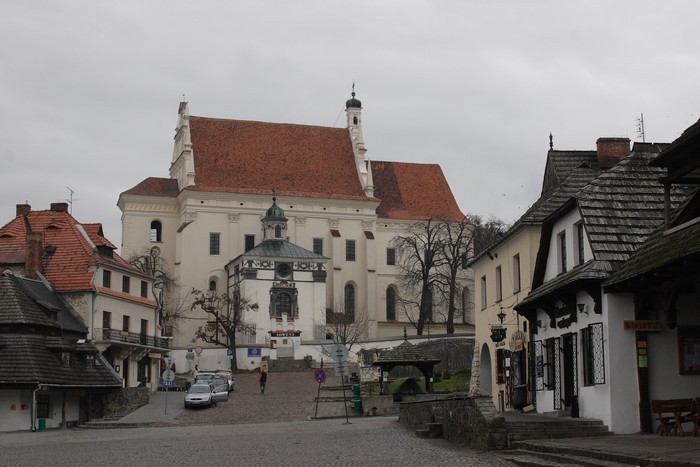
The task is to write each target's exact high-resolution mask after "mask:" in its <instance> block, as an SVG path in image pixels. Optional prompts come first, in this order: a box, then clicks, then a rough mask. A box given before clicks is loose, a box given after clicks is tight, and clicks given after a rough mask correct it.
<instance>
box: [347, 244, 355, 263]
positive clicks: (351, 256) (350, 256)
mask: <svg viewBox="0 0 700 467" xmlns="http://www.w3.org/2000/svg"><path fill="white" fill-rule="evenodd" d="M345 261H355V240H345Z"/></svg>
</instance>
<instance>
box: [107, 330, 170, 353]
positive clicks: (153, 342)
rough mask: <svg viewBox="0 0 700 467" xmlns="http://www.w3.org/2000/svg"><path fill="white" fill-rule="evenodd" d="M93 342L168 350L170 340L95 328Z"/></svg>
mask: <svg viewBox="0 0 700 467" xmlns="http://www.w3.org/2000/svg"><path fill="white" fill-rule="evenodd" d="M93 338H94V339H95V340H103V341H108V342H115V343H125V344H137V345H143V346H146V347H158V348H161V349H168V348H170V339H167V338H165V337H157V336H150V335H148V334H141V333H137V332H128V331H121V330H119V329H113V328H95V333H94V335H93Z"/></svg>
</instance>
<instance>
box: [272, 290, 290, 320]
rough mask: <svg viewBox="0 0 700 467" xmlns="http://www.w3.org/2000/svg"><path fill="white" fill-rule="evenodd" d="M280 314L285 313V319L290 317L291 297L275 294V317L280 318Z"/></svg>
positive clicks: (285, 294)
mask: <svg viewBox="0 0 700 467" xmlns="http://www.w3.org/2000/svg"><path fill="white" fill-rule="evenodd" d="M282 313H287V317H290V318H291V317H292V297H290V296H289V294H287V293H279V294H277V298H276V300H275V315H277V316H280V317H281V316H282Z"/></svg>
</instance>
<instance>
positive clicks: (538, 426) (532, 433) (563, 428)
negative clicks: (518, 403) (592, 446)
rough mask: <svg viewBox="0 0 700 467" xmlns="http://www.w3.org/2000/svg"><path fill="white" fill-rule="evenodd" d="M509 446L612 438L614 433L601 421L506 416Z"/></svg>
mask: <svg viewBox="0 0 700 467" xmlns="http://www.w3.org/2000/svg"><path fill="white" fill-rule="evenodd" d="M505 418H506V431H507V433H508V444H509V445H513V443H515V442H518V441H524V440H528V439H543V438H582V437H588V436H610V435H612V434H613V433H612V432H611V431H610V430H609V429H608V427H607V426H606V425H603V422H602V421H601V420H594V419H583V418H570V417H547V416H535V415H524V416H522V417H520V418H518V419H514V418H513V417H508V416H506V417H505Z"/></svg>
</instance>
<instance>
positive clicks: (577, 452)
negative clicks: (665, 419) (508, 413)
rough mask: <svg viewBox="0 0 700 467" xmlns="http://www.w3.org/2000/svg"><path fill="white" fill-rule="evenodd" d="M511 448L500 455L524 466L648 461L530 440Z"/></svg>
mask: <svg viewBox="0 0 700 467" xmlns="http://www.w3.org/2000/svg"><path fill="white" fill-rule="evenodd" d="M512 447H513V449H510V450H508V451H501V453H502V454H501V457H502V458H503V459H505V460H508V461H510V462H512V463H514V464H515V465H520V466H525V467H554V466H565V465H566V466H571V465H583V466H590V467H623V466H630V465H635V466H640V467H641V466H646V465H650V463H649V461H647V460H644V459H639V458H636V457H630V456H626V455H623V454H615V453H611V452H597V451H591V450H587V449H582V448H576V447H574V446H570V447H566V448H564V447H561V446H545V445H541V444H536V443H534V442H531V441H516V442H515V443H513V446H512Z"/></svg>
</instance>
